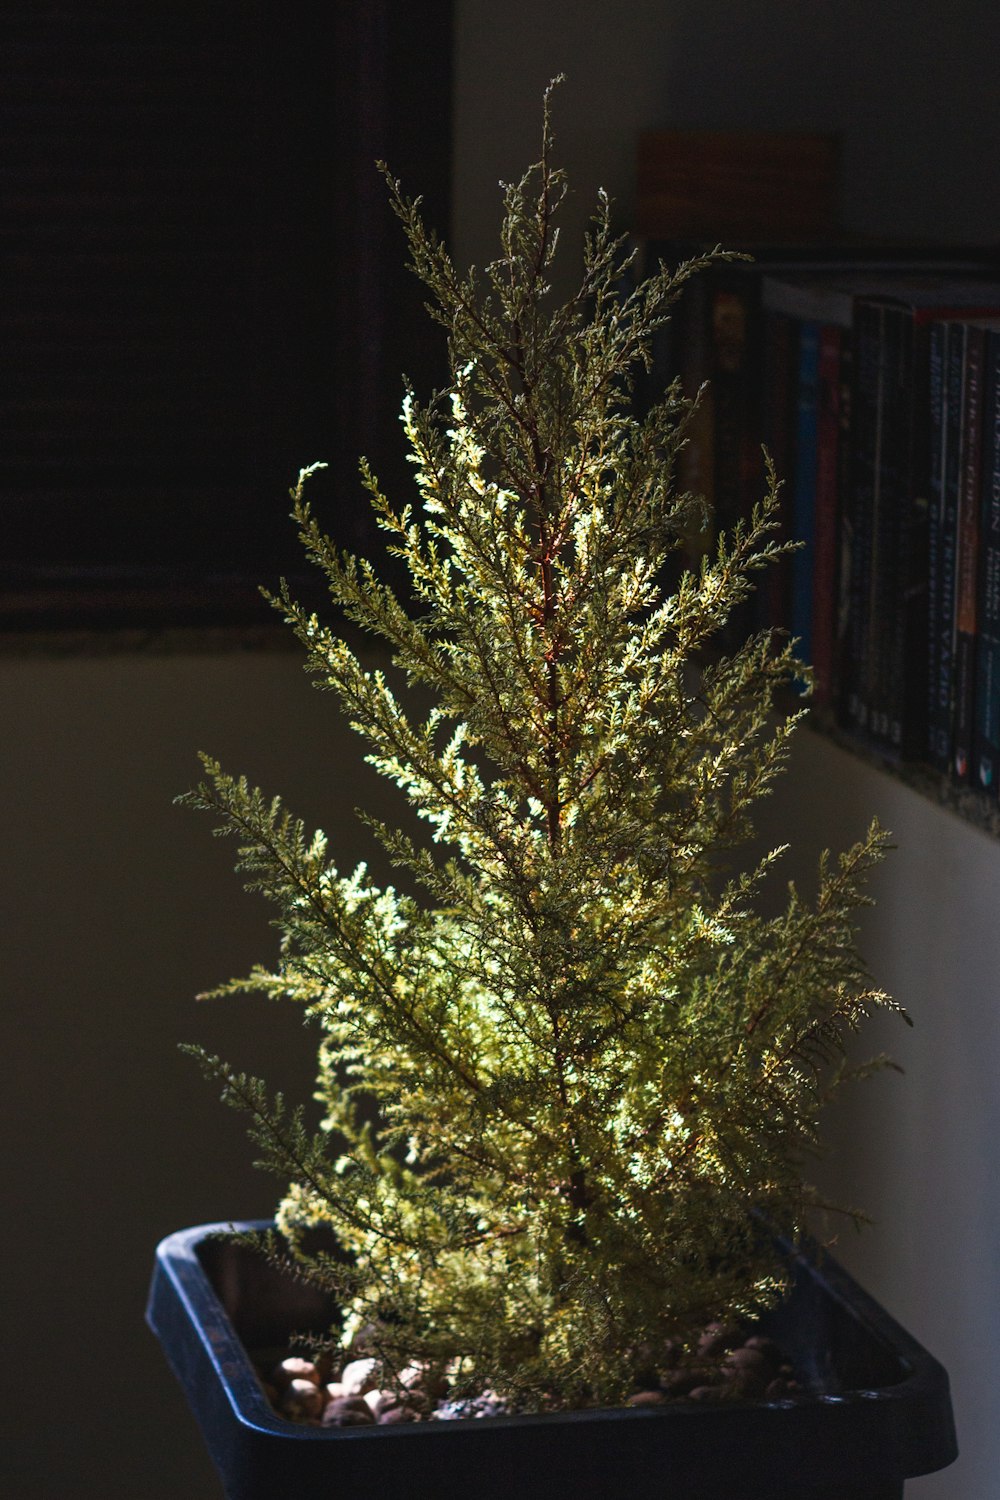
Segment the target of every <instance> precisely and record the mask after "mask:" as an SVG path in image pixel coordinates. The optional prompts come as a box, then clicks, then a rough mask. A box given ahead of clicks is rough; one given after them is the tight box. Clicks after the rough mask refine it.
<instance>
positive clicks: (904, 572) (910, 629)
mask: <svg viewBox="0 0 1000 1500" xmlns="http://www.w3.org/2000/svg"><path fill="white" fill-rule="evenodd" d="M883 326H884V335H885V336H884V346H885V347H884V363H885V369H884V374H883V399H882V408H881V429H882V430H881V436H880V444H879V447H880V463H881V480H880V498H881V505H880V512H879V521H880V529H879V542H878V551H879V570H878V578H877V581H876V594H877V596H876V601H875V609H874V615H875V620H876V623H877V634H878V640H879V642H880V643H881V654H880V697H881V703H882V706H883V720H882V724H881V729H882V732H883V736H884V738H885V740H886V743H887V749H888V751H889V753H890V754H891V755H892V756H894V757H902V756H905V757H907V758H910V757H912V756H913V755H914V754H921V753H922V752H923V747H924V745H925V743H926V740H927V707H926V705H927V652H926V648H925V642H926V640H927V515H928V501H927V451H928V449H927V394H926V392H927V359H928V353H927V328H926V322H925V320H924V319H922V318H920V317H919V315H917V314H916V313H915V311H914V310H913V309H912V308H909V307H905V306H898V305H896V306H894V305H889V306H887V307H886V308H885V313H884V320H883Z"/></svg>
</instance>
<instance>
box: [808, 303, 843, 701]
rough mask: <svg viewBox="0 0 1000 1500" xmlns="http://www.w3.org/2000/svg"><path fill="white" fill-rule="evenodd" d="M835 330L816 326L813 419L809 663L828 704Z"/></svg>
mask: <svg viewBox="0 0 1000 1500" xmlns="http://www.w3.org/2000/svg"><path fill="white" fill-rule="evenodd" d="M840 344H841V329H839V328H837V327H835V326H833V325H830V324H825V325H824V326H823V327H821V328H820V330H819V360H818V398H817V417H816V489H815V526H814V540H815V556H814V560H813V589H812V593H813V598H812V664H813V672H814V675H815V700H816V703H817V705H819V706H820V707H823V708H825V707H828V706H829V704H830V703H831V701H832V697H833V678H834V641H835V636H836V613H837V564H838V543H839V536H838V513H839V485H838V478H839V476H838V454H839V444H840V389H841V387H840Z"/></svg>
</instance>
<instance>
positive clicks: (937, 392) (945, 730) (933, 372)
mask: <svg viewBox="0 0 1000 1500" xmlns="http://www.w3.org/2000/svg"><path fill="white" fill-rule="evenodd" d="M947 341H948V325H947V324H946V323H940V322H935V323H932V324H931V327H930V329H929V331H928V341H927V349H928V359H927V432H928V446H929V452H928V463H927V468H928V475H927V486H928V505H929V516H928V534H927V743H926V746H925V750H926V754H927V758H928V760H929V761H930V763H931V765H933V766H935V767H936V768H937V769H938V770H939V771H944V770H946V769H947V767H948V764H949V759H950V754H951V735H950V730H949V724H948V708H947V705H948V701H949V689H948V685H947V678H946V677H944V678H943V677H942V675H941V674H942V662H941V635H942V618H943V616H942V592H941V591H942V582H941V575H942V557H941V553H942V545H943V536H944V446H945V407H946V400H945V397H946V379H945V376H946V367H947Z"/></svg>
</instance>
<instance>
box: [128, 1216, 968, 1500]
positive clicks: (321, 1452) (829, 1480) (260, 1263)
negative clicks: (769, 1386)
mask: <svg viewBox="0 0 1000 1500" xmlns="http://www.w3.org/2000/svg"><path fill="white" fill-rule="evenodd" d="M231 1227H236V1228H262V1227H265V1226H263V1225H261V1224H254V1225H246V1224H243V1225H236V1226H230V1225H226V1224H214V1225H203V1226H201V1227H199V1228H196V1229H187V1230H182V1231H181V1232H180V1233H178V1234H174V1235H171V1236H170V1237H169V1238H168V1239H165V1240H164V1241H163V1243H162V1244H161V1245H160V1246H159V1248H158V1250H157V1255H156V1265H155V1269H154V1273H153V1281H152V1287H151V1289H150V1296H149V1306H148V1309H147V1314H146V1317H147V1322H148V1323H149V1325H150V1327H151V1328H152V1329H153V1332H154V1333H155V1334H156V1336H157V1337H158V1338H159V1340H160V1342H161V1343H162V1345H163V1349H164V1352H165V1354H166V1357H167V1359H168V1361H169V1363H170V1365H171V1368H172V1369H173V1371H174V1373H175V1375H176V1376H177V1378H178V1380H179V1381H180V1383H181V1385H182V1386H183V1388H184V1391H185V1394H186V1395H187V1398H188V1401H189V1402H190V1404H191V1407H192V1409H193V1410H194V1413H195V1416H196V1417H197V1419H198V1422H199V1424H200V1426H201V1430H202V1433H203V1435H204V1439H205V1442H206V1444H207V1446H208V1449H209V1452H210V1454H211V1456H212V1459H213V1461H214V1463H215V1465H216V1468H217V1469H218V1471H219V1474H220V1476H221V1479H222V1483H223V1486H224V1489H225V1493H226V1496H227V1497H228V1500H286V1497H288V1500H290V1497H293V1496H294V1497H302V1500H306V1497H309V1500H339V1497H345V1500H346V1497H348V1496H351V1497H354V1496H357V1497H364V1500H564V1497H565V1500H619V1497H622V1496H626V1495H627V1496H629V1497H630V1500H749V1497H750V1496H753V1497H754V1500H901V1497H902V1496H903V1485H904V1482H905V1480H906V1479H907V1478H910V1477H913V1476H915V1475H918V1474H926V1473H929V1472H930V1471H931V1470H934V1469H939V1468H943V1467H944V1466H945V1465H946V1464H949V1463H951V1462H952V1460H953V1459H954V1458H955V1456H956V1452H957V1449H956V1444H955V1431H954V1425H953V1421H952V1412H951V1400H950V1397H949V1393H948V1378H947V1375H946V1374H945V1371H944V1370H943V1369H942V1367H941V1365H939V1364H938V1362H937V1361H936V1360H934V1359H933V1358H932V1357H931V1356H930V1355H929V1354H928V1353H927V1352H926V1350H924V1349H923V1348H921V1346H920V1345H919V1344H918V1343H917V1342H916V1340H914V1339H912V1338H911V1337H910V1336H909V1334H907V1333H906V1332H905V1331H904V1330H903V1329H902V1328H900V1327H899V1325H898V1324H897V1323H895V1322H894V1321H893V1320H892V1319H891V1318H890V1317H889V1316H888V1314H887V1313H886V1312H885V1311H884V1310H883V1309H882V1308H881V1307H879V1305H878V1304H877V1303H876V1302H874V1301H873V1300H872V1299H871V1298H870V1297H869V1296H868V1295H867V1294H866V1293H865V1292H863V1291H862V1289H861V1288H860V1287H859V1286H858V1285H857V1283H856V1282H854V1281H853V1280H852V1279H851V1278H850V1277H849V1276H848V1275H847V1273H846V1272H845V1271H843V1270H842V1269H841V1268H840V1267H839V1266H837V1265H836V1264H835V1262H833V1261H831V1260H829V1259H824V1261H823V1264H822V1268H821V1269H817V1268H816V1267H814V1266H811V1265H810V1264H808V1263H807V1262H805V1261H800V1262H799V1263H798V1266H797V1270H796V1278H795V1285H794V1287H793V1289H792V1291H791V1293H790V1295H789V1297H788V1298H787V1299H786V1301H785V1302H784V1303H782V1305H781V1306H780V1307H778V1308H776V1309H775V1310H774V1311H773V1312H772V1313H771V1314H769V1316H768V1318H767V1320H766V1323H765V1325H764V1331H765V1332H767V1333H768V1334H770V1335H771V1336H772V1337H774V1338H775V1339H777V1340H778V1342H779V1343H780V1344H781V1345H782V1347H783V1348H784V1349H785V1350H786V1351H787V1353H788V1355H789V1357H790V1358H791V1359H792V1360H793V1362H794V1364H795V1366H796V1369H797V1372H798V1373H799V1375H800V1378H801V1379H803V1380H804V1381H805V1383H806V1384H807V1386H808V1387H809V1389H810V1391H811V1393H812V1394H811V1395H810V1397H809V1398H803V1399H797V1400H783V1401H774V1402H767V1401H737V1402H726V1403H716V1404H703V1403H697V1402H677V1403H674V1404H672V1405H669V1406H666V1407H664V1408H661V1409H659V1410H655V1411H650V1410H649V1409H648V1408H647V1409H645V1410H635V1409H619V1408H615V1409H602V1410H597V1411H583V1412H569V1413H565V1414H556V1415H547V1416H525V1417H494V1418H483V1419H470V1420H466V1421H459V1422H455V1421H452V1422H420V1423H412V1424H400V1425H397V1426H389V1427H375V1426H373V1427H343V1428H332V1429H324V1428H319V1427H307V1426H298V1425H295V1424H293V1423H291V1422H288V1421H285V1420H284V1419H283V1418H282V1417H280V1416H278V1415H277V1414H276V1413H275V1412H274V1411H273V1410H272V1408H271V1406H270V1405H269V1403H268V1401H267V1398H266V1396H265V1395H264V1392H263V1390H262V1388H261V1385H260V1382H259V1380H258V1378H257V1376H256V1373H255V1371H254V1367H253V1364H252V1362H251V1358H250V1355H249V1354H248V1352H247V1351H248V1350H251V1351H252V1350H254V1349H259V1348H267V1347H274V1346H278V1345H284V1344H286V1343H287V1341H288V1338H289V1335H290V1334H292V1333H294V1332H297V1331H298V1332H301V1331H305V1330H310V1329H311V1330H313V1331H315V1332H323V1331H325V1329H326V1328H327V1327H328V1326H329V1323H330V1321H331V1318H330V1309H329V1306H328V1305H327V1303H326V1302H325V1299H324V1298H323V1297H322V1296H320V1295H319V1294H318V1293H316V1292H315V1291H313V1290H312V1289H311V1288H309V1287H307V1286H305V1285H303V1284H302V1283H301V1282H299V1281H297V1280H295V1279H293V1278H290V1277H285V1276H282V1275H281V1274H280V1273H279V1272H277V1271H276V1270H275V1269H273V1268H272V1267H271V1266H269V1265H268V1264H267V1263H266V1262H265V1261H264V1260H263V1259H262V1258H259V1257H257V1256H255V1255H253V1254H251V1253H248V1252H247V1251H246V1250H244V1249H243V1248H242V1247H240V1246H237V1245H233V1244H231V1243H226V1242H225V1241H224V1240H220V1239H216V1238H213V1236H214V1235H216V1234H218V1233H219V1232H220V1231H225V1230H227V1229H229V1228H231Z"/></svg>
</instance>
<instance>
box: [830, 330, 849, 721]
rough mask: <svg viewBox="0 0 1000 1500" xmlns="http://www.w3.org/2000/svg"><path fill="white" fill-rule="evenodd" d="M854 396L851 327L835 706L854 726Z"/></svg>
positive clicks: (843, 376)
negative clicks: (851, 690) (851, 697)
mask: <svg viewBox="0 0 1000 1500" xmlns="http://www.w3.org/2000/svg"><path fill="white" fill-rule="evenodd" d="M853 395H854V340H853V336H852V332H851V330H850V329H849V328H844V329H842V330H841V335H840V401H839V406H838V412H837V416H838V421H839V427H840V432H839V437H838V443H837V517H838V561H837V624H836V639H835V643H834V689H833V690H834V703H835V705H836V711H837V717H838V719H839V721H840V723H841V724H843V725H846V726H850V715H849V712H848V692H849V684H850V679H851V672H850V665H851V659H850V630H851V572H852V568H853V566H854V509H853V493H854V488H853V487H854V472H853V466H852V453H853V447H852V437H851V413H852V399H853Z"/></svg>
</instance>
